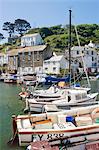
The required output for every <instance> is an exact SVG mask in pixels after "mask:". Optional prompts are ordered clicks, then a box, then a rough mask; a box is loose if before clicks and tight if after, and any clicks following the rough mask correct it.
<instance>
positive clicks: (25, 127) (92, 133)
mask: <svg viewBox="0 0 99 150" xmlns="http://www.w3.org/2000/svg"><path fill="white" fill-rule="evenodd" d="M15 123H16V129H15V128H14V133H16V131H17V134H18V139H19V145H20V146H25V145H29V143H30V142H32V141H42V140H46V141H49V142H51V141H52V144H55V143H58V144H60V143H65V145H67V146H70V145H72V144H74V143H75V144H76V143H85V142H87V143H90V142H96V141H99V105H94V106H88V107H82V108H77V109H72V110H66V111H61V112H55V113H42V114H32V115H18V116H17V117H14V118H13V124H15ZM14 127H15V125H14Z"/></svg>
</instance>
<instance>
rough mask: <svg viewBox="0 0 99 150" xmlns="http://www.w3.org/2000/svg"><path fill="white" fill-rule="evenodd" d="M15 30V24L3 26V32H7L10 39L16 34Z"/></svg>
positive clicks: (6, 23) (9, 23)
mask: <svg viewBox="0 0 99 150" xmlns="http://www.w3.org/2000/svg"><path fill="white" fill-rule="evenodd" d="M14 28H15V24H14V23H11V22H5V23H4V24H3V30H5V31H7V32H8V34H9V37H11V36H12V34H13V33H14Z"/></svg>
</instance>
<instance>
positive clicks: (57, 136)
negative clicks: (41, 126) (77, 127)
mask: <svg viewBox="0 0 99 150" xmlns="http://www.w3.org/2000/svg"><path fill="white" fill-rule="evenodd" d="M61 137H64V134H47V135H46V139H47V140H52V139H54V138H57V139H58V138H61ZM35 138H37V139H38V140H39V141H41V140H43V139H45V135H44V134H38V135H35V136H33V135H32V140H34V139H35Z"/></svg>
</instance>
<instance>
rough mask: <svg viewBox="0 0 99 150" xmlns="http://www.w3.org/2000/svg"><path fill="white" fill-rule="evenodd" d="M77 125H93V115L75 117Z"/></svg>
mask: <svg viewBox="0 0 99 150" xmlns="http://www.w3.org/2000/svg"><path fill="white" fill-rule="evenodd" d="M75 121H76V125H77V126H88V125H92V119H91V117H88V116H87V117H85V116H80V117H75Z"/></svg>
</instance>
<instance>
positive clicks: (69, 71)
mask: <svg viewBox="0 0 99 150" xmlns="http://www.w3.org/2000/svg"><path fill="white" fill-rule="evenodd" d="M71 12H72V11H71V9H70V10H69V75H70V86H71Z"/></svg>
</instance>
